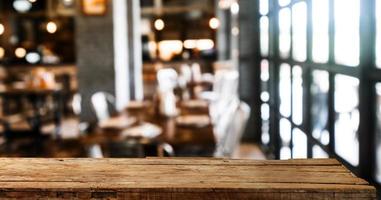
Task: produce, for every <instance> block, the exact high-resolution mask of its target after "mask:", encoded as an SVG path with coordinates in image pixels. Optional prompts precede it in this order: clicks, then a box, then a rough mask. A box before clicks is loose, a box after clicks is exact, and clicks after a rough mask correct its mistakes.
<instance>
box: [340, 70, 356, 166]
mask: <svg viewBox="0 0 381 200" xmlns="http://www.w3.org/2000/svg"><path fill="white" fill-rule="evenodd" d="M358 89H359V80H358V79H356V78H353V77H349V76H345V75H336V77H335V112H336V122H335V151H336V153H337V154H338V155H339V156H341V157H342V158H344V159H345V160H346V161H348V162H349V163H350V164H352V165H353V166H357V165H358V164H359V141H358V135H357V134H358V132H357V130H358V126H359V122H360V117H359V110H358V105H359V92H358Z"/></svg>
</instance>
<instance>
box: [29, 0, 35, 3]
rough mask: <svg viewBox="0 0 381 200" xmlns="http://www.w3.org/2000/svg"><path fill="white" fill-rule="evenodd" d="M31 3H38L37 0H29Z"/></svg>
mask: <svg viewBox="0 0 381 200" xmlns="http://www.w3.org/2000/svg"><path fill="white" fill-rule="evenodd" d="M28 1H29V2H31V3H36V1H37V0H28Z"/></svg>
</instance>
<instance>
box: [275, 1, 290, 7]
mask: <svg viewBox="0 0 381 200" xmlns="http://www.w3.org/2000/svg"><path fill="white" fill-rule="evenodd" d="M278 3H279V6H287V5H288V4H290V3H291V0H278Z"/></svg>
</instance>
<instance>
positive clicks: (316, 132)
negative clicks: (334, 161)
mask: <svg viewBox="0 0 381 200" xmlns="http://www.w3.org/2000/svg"><path fill="white" fill-rule="evenodd" d="M328 92H329V74H328V72H326V71H319V70H316V71H313V72H312V83H311V95H312V107H311V112H312V136H313V137H314V138H315V139H317V140H319V141H320V142H321V143H322V144H324V145H328V144H329V132H328V131H327V130H328Z"/></svg>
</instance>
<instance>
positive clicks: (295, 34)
mask: <svg viewBox="0 0 381 200" xmlns="http://www.w3.org/2000/svg"><path fill="white" fill-rule="evenodd" d="M292 45H293V47H292V53H293V58H294V59H295V60H297V61H300V62H303V61H305V60H306V59H307V4H306V3H305V2H300V3H297V4H295V5H294V6H293V7H292Z"/></svg>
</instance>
